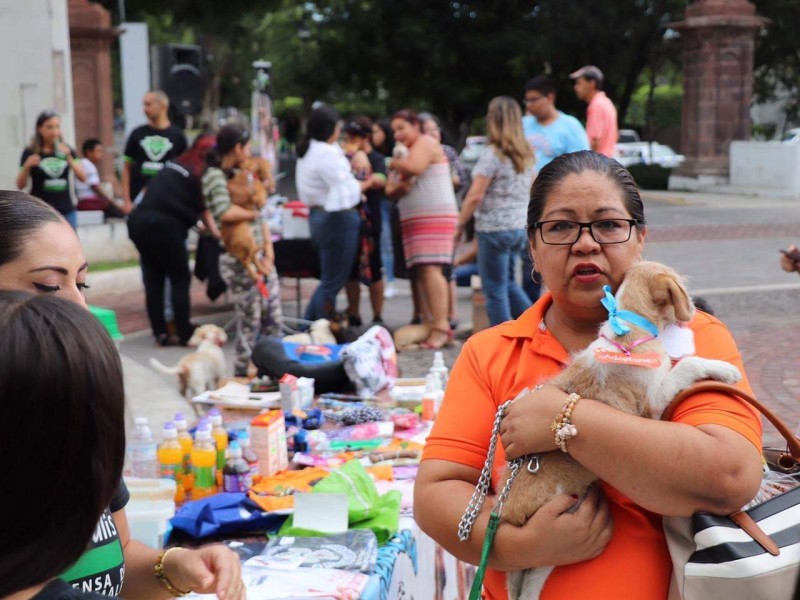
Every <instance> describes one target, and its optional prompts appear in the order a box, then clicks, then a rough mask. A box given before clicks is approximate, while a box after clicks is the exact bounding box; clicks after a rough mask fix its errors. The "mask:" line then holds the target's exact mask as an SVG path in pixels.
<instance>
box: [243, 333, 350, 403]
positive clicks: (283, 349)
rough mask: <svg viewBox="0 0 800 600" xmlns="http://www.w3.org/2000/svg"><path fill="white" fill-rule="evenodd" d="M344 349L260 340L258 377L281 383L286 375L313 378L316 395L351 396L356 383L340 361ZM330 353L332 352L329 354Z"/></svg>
mask: <svg viewBox="0 0 800 600" xmlns="http://www.w3.org/2000/svg"><path fill="white" fill-rule="evenodd" d="M343 348H344V345H338V344H297V343H292V342H284V341H282V340H281V339H280V338H277V337H273V336H261V338H260V339H259V340H258V342H256V345H255V348H253V356H252V360H253V363H254V364H255V365H256V367H258V375H259V376H263V375H268V376H270V377H272V378H273V379H280V378H281V377H282V376H283V375H284V374H285V373H290V374H291V375H295V376H297V377H312V378H313V379H314V392H315V393H317V394H324V393H326V392H342V393H347V392H352V391H353V389H354V388H353V383H352V382H351V381H350V378H349V377H348V376H347V373H346V372H345V370H344V362H343V361H342V359H341V358H340V357H339V354H340V352H341V350H342V349H343ZM328 351H330V352H329V353H328Z"/></svg>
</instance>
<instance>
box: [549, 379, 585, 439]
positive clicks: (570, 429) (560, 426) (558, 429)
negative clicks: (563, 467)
mask: <svg viewBox="0 0 800 600" xmlns="http://www.w3.org/2000/svg"><path fill="white" fill-rule="evenodd" d="M580 399H581V397H580V396H579V395H578V394H575V393H572V394H570V395H569V396H567V402H566V403H565V404H564V406H562V407H561V412H560V413H558V414H557V415H556V418H555V419H554V420H553V424H552V425H550V430H551V431H552V432H554V433H555V441H556V446H557V447H558V448H559V449H560V450H561V451H562V452H564V453H566V452H567V440H570V439H572V438H574V437H575V436H576V435H578V429H577V428H576V427H575V425H573V424H572V411H573V410H574V409H575V405H576V404H577V403H578V400H580Z"/></svg>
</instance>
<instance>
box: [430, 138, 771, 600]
mask: <svg viewBox="0 0 800 600" xmlns="http://www.w3.org/2000/svg"><path fill="white" fill-rule="evenodd" d="M554 221H558V222H557V223H554ZM527 227H528V237H529V240H530V247H531V252H532V255H533V259H534V264H535V269H536V270H537V271H538V273H539V274H541V278H542V280H543V281H544V283H545V284H546V286H547V288H548V290H549V292H548V293H546V294H545V295H543V296H542V298H540V299H539V301H538V302H537V303H536V304H534V305H533V306H532V307H531V308H530V309H528V310H527V311H526V312H525V313H524V314H523V315H522V316H520V317H519V318H518V319H516V320H515V321H509V322H506V323H504V324H501V325H498V326H497V327H493V328H491V329H488V330H485V331H482V332H480V333H478V334H476V335H475V336H473V337H472V338H471V339H470V340H469V341H468V342H467V343H466V344H465V345H464V348H463V350H462V352H461V355H460V356H459V358H458V360H457V361H456V364H455V366H454V367H453V370H452V373H451V377H450V380H449V383H448V387H447V392H446V395H445V399H444V403H443V405H442V409H441V412H440V413H439V416H438V417H437V420H436V423H435V425H434V428H433V431H432V432H431V435H430V437H429V438H428V443H427V445H426V448H425V451H424V454H423V462H422V464H421V466H420V470H419V475H418V478H417V482H416V488H415V498H414V515H415V517H416V519H417V521H418V522H419V524H420V527H422V529H423V530H424V531H425V532H427V533H428V534H429V535H430V536H431V537H433V538H434V539H435V540H436V541H438V542H439V543H440V544H441V545H442V546H444V547H445V549H447V550H448V551H449V552H451V553H452V554H454V555H455V556H457V557H459V558H460V559H462V560H465V561H467V562H471V563H473V564H477V563H478V562H479V559H480V552H481V545H482V543H483V538H484V534H485V531H486V525H487V522H488V519H489V511H490V510H491V507H492V505H493V499H492V498H489V500H488V501H487V502H486V503H485V505H484V507H483V510H482V511H481V513H480V515H479V516H478V517H477V519H476V522H475V526H474V528H473V530H472V535H471V536H470V538H469V539H468V540H467V541H466V542H460V541H459V539H458V534H457V529H458V523H459V520H460V518H461V515H462V514H463V512H464V509H465V508H466V506H467V504H468V502H469V499H470V496H471V495H472V492H473V490H474V489H475V484H476V483H477V481H478V476H479V474H480V470H481V468H482V466H483V463H484V461H485V459H486V454H487V451H488V445H489V439H490V435H491V430H492V424H493V421H494V417H495V413H496V412H497V408H498V407H499V406H500V405H501V404H503V403H504V402H505V401H507V400H509V399H512V398H515V397H516V396H517V395H518V394H519V393H520V392H522V391H523V390H524V389H525V388H529V389H533V387H534V386H536V385H537V384H539V383H542V382H546V381H547V380H548V379H551V378H552V377H553V376H555V375H556V374H557V373H558V372H559V371H561V370H562V369H563V368H564V366H565V365H566V364H567V363H568V362H569V357H570V355H571V354H572V353H575V352H578V351H580V350H582V349H584V348H585V347H586V346H588V345H589V344H590V343H591V342H592V341H593V340H594V339H595V338H596V337H597V330H598V327H599V326H600V324H601V323H602V322H603V321H605V320H606V319H607V317H608V314H607V312H606V310H605V309H604V308H603V307H602V305H601V304H600V298H601V297H602V296H603V292H602V287H603V285H606V284H608V285H610V286H611V288H612V289H613V290H616V289H617V288H618V287H619V285H620V283H621V282H622V279H623V277H624V275H625V272H626V271H627V269H628V268H629V267H630V266H631V265H632V264H633V263H635V262H637V261H639V260H641V258H642V249H643V245H644V239H645V235H646V232H647V229H646V226H645V219H644V208H643V205H642V200H641V198H640V196H639V191H638V188H637V187H636V184H635V182H634V181H633V179H632V178H631V176H630V174H629V173H628V172H627V171H626V170H625V169H624V168H622V167H621V166H620V165H619V163H617V162H616V161H614V160H611V159H608V158H606V157H605V156H602V155H600V154H597V153H594V152H588V151H583V152H575V153H572V154H565V155H563V156H560V157H559V158H556V159H555V160H553V161H552V162H551V163H549V164H548V165H547V166H546V167H544V168H543V169H542V171H541V172H540V173H539V176H538V177H537V179H536V181H535V183H534V186H533V189H532V191H531V200H530V204H529V207H528V218H527ZM608 228H612V229H614V230H618V231H622V232H623V234H624V235H622V236H617V238H615V239H614V241H613V243H608V242H609V240H608V238H607V237H606V236H604V235H603V231H604V229H608ZM556 230H561V231H564V230H567V231H573V232H574V236H575V237H574V241H572V242H570V241H569V240H567V242H566V243H565V242H564V239H565V238H563V237H559V238H558V239H556V238H554V237H552V235H550V234H551V232H553V231H556ZM628 234H629V235H628ZM596 237H599V238H600V239H601V240H603V243H598V241H597V240H596V239H595V238H596ZM554 241H555V242H559V243H554ZM690 327H691V329H692V331H693V332H694V336H695V346H696V354H697V355H698V356H703V357H706V358H716V359H721V360H726V361H728V362H730V363H732V364H734V365H736V366H737V367H738V368H739V370H740V371H741V372H742V373H743V374H744V367H743V364H742V359H741V355H740V354H739V351H738V349H737V348H736V344H735V343H734V341H733V338H732V337H731V335H730V333H729V332H728V330H727V329H726V328H725V326H724V325H723V324H722V323H721V322H720V321H718V320H717V319H715V318H714V317H712V316H710V315H708V314H706V313H703V312H700V311H698V312H697V315H696V316H695V318H694V319H693V321H692V322H691V324H690ZM739 385H740V386H741V387H742V389H744V390H747V391H749V389H750V388H749V384H748V383H747V378H746V376H745V377H743V379H742V381H741V382H740V383H739ZM566 399H567V394H565V393H564V392H562V391H561V390H559V389H557V388H555V387H552V386H545V387H543V388H541V389H539V390H538V391H536V392H533V393H529V394H527V395H526V396H524V397H522V398H520V399H519V400H517V401H516V402H515V403H514V404H513V405H512V406H511V407H510V408H509V410H508V411H507V413H506V415H507V416H506V417H505V419H504V420H503V426H502V429H501V435H502V447H500V446H501V445H500V444H498V449H497V457H496V458H495V462H494V465H495V473H494V477H493V485H494V487H495V490H496V489H497V479H498V476H499V474H500V471H501V469H502V466H503V464H504V462H505V460H506V459H507V458H508V459H511V458H515V457H518V456H522V455H525V454H531V453H537V452H545V451H551V450H556V445H555V442H554V436H553V432H552V431H551V430H550V424H551V423H552V422H553V419H554V417H555V416H556V415H557V414H558V413H559V412H560V411H561V408H562V406H563V405H564V404H565V402H566ZM572 422H573V424H574V425H575V427H576V429H577V431H578V434H577V435H576V436H575V437H573V438H571V439H570V440H569V442H568V443H567V451H568V452H569V453H570V454H571V455H572V457H573V458H574V459H575V460H577V461H578V462H579V463H581V464H582V465H584V466H585V467H587V468H588V469H589V470H591V471H592V472H594V473H595V474H597V475H598V477H599V478H600V480H601V485H600V486H599V488H597V489H594V490H593V491H591V492H590V493H589V494H588V496H587V497H586V499H585V500H584V501H583V502H582V503H581V504H580V505H579V507H578V508H577V510H575V511H574V512H567V511H568V510H569V509H570V507H572V505H573V504H574V503H575V499H574V498H572V497H570V496H558V497H556V498H555V499H553V500H552V501H550V502H549V503H548V504H546V505H545V506H544V507H542V508H541V509H540V510H539V511H538V512H537V513H535V514H534V515H533V516H532V517H531V518H530V520H529V521H528V523H526V524H525V525H524V526H522V527H515V526H512V525H510V524H508V523H502V522H501V524H500V527H499V528H498V530H497V534H496V537H495V540H494V546H493V549H492V553H491V556H490V561H489V566H490V567H491V568H490V569H489V571H488V572H487V576H486V579H485V582H484V597H485V598H488V599H491V600H500V599H505V598H507V594H506V585H505V573H503V572H504V571H517V570H522V569H529V568H534V567H539V566H555V567H556V568H555V569H554V570H553V572H552V573H551V574H550V576H549V578H548V580H547V582H546V584H545V587H544V589H543V592H542V596H541V598H542V599H543V600H562V599H571V598H581V599H593V600H594V599H597V600H612V599H613V600H627V599H630V600H641V599H647V600H652V599H664V598H666V597H667V594H668V589H669V583H670V577H671V573H672V563H671V561H670V557H669V553H668V551H667V547H666V542H665V540H664V534H663V532H662V529H661V515H679V516H689V515H691V514H692V513H694V512H696V511H698V510H704V511H709V512H713V513H717V514H728V513H731V512H733V511H734V510H738V509H739V508H740V507H741V506H742V505H744V504H745V503H746V502H748V501H749V500H750V499H751V498H752V497H753V496H754V495H755V493H756V491H757V489H758V486H759V482H760V480H761V459H760V449H761V424H760V420H759V417H758V415H757V413H755V411H754V410H752V409H751V408H750V407H749V406H747V405H745V404H744V403H742V402H740V401H739V400H737V399H735V398H733V397H731V396H727V395H725V394H718V393H704V394H696V395H694V396H692V397H691V398H689V399H687V400H686V401H684V402H683V403H682V404H681V405H680V407H679V408H678V410H676V411H675V414H674V415H673V418H672V422H662V421H657V420H653V419H646V418H642V417H637V416H632V415H630V414H627V413H623V412H621V411H618V410H616V409H613V408H611V407H609V406H607V405H605V404H602V403H600V402H597V401H594V400H592V399H587V398H584V399H582V400H581V401H580V402H578V403H577V405H576V406H575V409H574V411H573V413H572ZM492 493H495V491H492Z"/></svg>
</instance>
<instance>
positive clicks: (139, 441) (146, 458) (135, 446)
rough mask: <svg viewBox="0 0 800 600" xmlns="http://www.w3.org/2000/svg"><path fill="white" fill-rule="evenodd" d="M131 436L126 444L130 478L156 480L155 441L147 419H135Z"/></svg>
mask: <svg viewBox="0 0 800 600" xmlns="http://www.w3.org/2000/svg"><path fill="white" fill-rule="evenodd" d="M134 424H135V428H134V430H133V436H132V437H131V441H130V442H129V443H128V448H127V451H128V466H129V467H130V473H131V477H143V478H152V479H157V478H158V475H159V473H158V458H157V456H156V450H157V446H156V441H155V440H154V439H153V433H152V432H151V431H150V427H149V426H148V425H147V417H136V419H135V420H134Z"/></svg>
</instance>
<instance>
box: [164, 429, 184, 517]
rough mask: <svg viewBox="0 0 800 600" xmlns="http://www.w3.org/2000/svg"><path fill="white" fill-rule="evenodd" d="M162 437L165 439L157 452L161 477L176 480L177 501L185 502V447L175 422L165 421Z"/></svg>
mask: <svg viewBox="0 0 800 600" xmlns="http://www.w3.org/2000/svg"><path fill="white" fill-rule="evenodd" d="M162 437H163V439H164V441H163V442H161V445H159V447H158V452H157V456H158V466H159V468H160V472H161V479H172V480H173V481H174V482H175V502H183V501H184V500H185V499H186V490H185V489H184V488H183V448H181V443H180V442H179V441H178V431H177V429H176V428H175V423H173V422H172V421H167V422H166V423H164V428H163V429H162Z"/></svg>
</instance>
